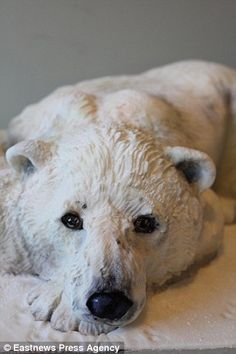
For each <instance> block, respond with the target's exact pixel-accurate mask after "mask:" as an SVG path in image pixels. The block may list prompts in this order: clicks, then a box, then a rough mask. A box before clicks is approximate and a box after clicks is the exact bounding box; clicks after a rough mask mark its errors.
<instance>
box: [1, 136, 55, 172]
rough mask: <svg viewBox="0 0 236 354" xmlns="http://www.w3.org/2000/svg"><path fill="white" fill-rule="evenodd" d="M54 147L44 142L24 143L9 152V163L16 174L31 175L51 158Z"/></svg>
mask: <svg viewBox="0 0 236 354" xmlns="http://www.w3.org/2000/svg"><path fill="white" fill-rule="evenodd" d="M52 145H53V144H52V143H51V142H45V141H42V140H28V141H22V142H20V143H18V144H16V145H14V146H12V147H11V148H9V149H8V150H7V152H6V160H7V163H8V164H9V166H10V167H11V168H13V169H14V170H15V171H16V172H18V173H21V174H27V175H30V174H32V173H33V172H35V171H36V170H38V169H39V168H40V167H41V166H43V164H45V162H46V161H48V160H49V159H50V158H51V156H52Z"/></svg>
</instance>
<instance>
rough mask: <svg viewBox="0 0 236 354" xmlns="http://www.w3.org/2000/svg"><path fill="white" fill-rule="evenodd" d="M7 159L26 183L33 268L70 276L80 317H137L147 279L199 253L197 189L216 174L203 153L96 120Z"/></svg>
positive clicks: (26, 229) (22, 214) (110, 322)
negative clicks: (105, 124) (167, 144)
mask: <svg viewBox="0 0 236 354" xmlns="http://www.w3.org/2000/svg"><path fill="white" fill-rule="evenodd" d="M7 160H8V163H9V164H10V166H11V167H12V168H13V169H14V170H15V171H16V173H17V174H18V175H19V178H20V181H21V182H20V183H21V184H22V192H21V196H20V199H19V201H18V205H17V210H18V228H19V230H20V232H21V234H22V235H23V238H24V244H25V245H26V247H27V249H28V251H29V252H28V254H29V257H30V261H31V264H32V272H33V273H35V274H38V275H39V276H40V277H42V278H44V279H47V280H49V279H54V280H55V279H57V280H58V281H60V282H62V283H63V284H64V287H65V288H67V291H68V292H69V293H70V296H71V302H72V307H73V312H74V313H75V314H76V317H77V319H78V321H84V322H88V323H92V324H93V326H94V328H103V326H105V325H106V326H109V328H110V329H112V328H114V327H117V326H122V325H125V324H127V323H129V322H132V321H133V320H134V319H135V318H136V317H137V316H138V315H139V314H140V312H141V311H142V309H143V307H144V304H145V299H146V289H147V287H148V286H150V285H152V284H155V283H156V284H158V285H161V284H163V283H164V282H165V281H166V280H168V279H169V278H171V277H172V276H173V275H176V274H179V273H181V272H182V271H183V270H185V269H186V268H187V267H188V266H189V265H190V264H192V263H193V261H194V258H195V255H196V250H197V246H198V239H199V235H200V232H201V228H202V205H201V198H200V194H201V192H202V191H203V190H204V189H206V188H208V187H209V186H211V184H212V183H213V181H214V178H215V168H214V164H213V162H212V161H211V160H210V158H209V157H208V156H207V155H206V154H204V153H202V152H199V151H196V150H192V149H189V148H185V147H173V146H172V147H170V146H169V147H165V146H163V145H162V144H160V143H158V142H157V141H156V140H155V139H154V138H153V136H152V135H151V134H148V133H146V132H145V133H144V132H142V131H141V130H139V129H136V128H132V129H131V128H130V127H129V126H126V125H121V126H120V127H107V126H106V127H104V126H96V127H95V126H93V125H92V124H91V126H85V127H83V126H82V125H81V127H80V131H79V132H76V134H70V135H65V136H64V137H62V138H60V139H59V138H58V140H57V141H56V142H55V141H54V140H48V141H42V140H35V141H34V140H32V141H25V142H21V143H19V144H17V145H15V146H13V147H12V148H10V149H9V150H8V152H7ZM89 328H90V330H89V331H91V326H90V327H89ZM94 332H95V331H94Z"/></svg>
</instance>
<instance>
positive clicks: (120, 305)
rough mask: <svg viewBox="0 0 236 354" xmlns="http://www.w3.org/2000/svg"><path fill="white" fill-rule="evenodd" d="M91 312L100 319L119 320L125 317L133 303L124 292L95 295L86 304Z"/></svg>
mask: <svg viewBox="0 0 236 354" xmlns="http://www.w3.org/2000/svg"><path fill="white" fill-rule="evenodd" d="M86 305H87V307H88V309H89V310H90V312H91V313H92V314H93V315H94V316H96V317H99V318H107V319H109V320H118V319H120V318H121V317H123V316H124V315H125V314H126V312H127V311H128V310H129V308H130V307H131V306H132V305H133V302H132V301H131V300H130V299H128V298H127V297H126V296H125V295H124V294H123V293H122V292H120V291H115V292H112V293H105V292H102V293H94V294H93V295H91V296H90V298H89V299H88V301H87V303H86Z"/></svg>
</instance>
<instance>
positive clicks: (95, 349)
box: [0, 342, 124, 354]
mask: <svg viewBox="0 0 236 354" xmlns="http://www.w3.org/2000/svg"><path fill="white" fill-rule="evenodd" d="M121 352H124V343H122V342H114V343H112V342H82V343H78V342H77V343H74V342H73V343H71V342H70V343H23V342H21V343H20V342H19V343H10V342H9V343H1V344H0V353H1V354H6V353H21V354H27V353H34V354H35V353H70V354H73V353H81V354H82V353H94V354H99V353H104V354H108V353H109V354H112V353H114V354H117V353H121Z"/></svg>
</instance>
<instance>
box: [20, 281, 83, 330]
mask: <svg viewBox="0 0 236 354" xmlns="http://www.w3.org/2000/svg"><path fill="white" fill-rule="evenodd" d="M27 300H28V303H29V305H30V308H31V312H32V315H33V316H34V318H35V320H36V321H50V322H51V325H52V327H53V328H54V329H57V330H60V331H63V332H67V331H72V330H74V329H75V328H76V327H77V326H78V324H76V318H75V314H74V313H73V306H72V294H71V289H70V286H68V287H65V286H64V284H62V283H60V282H59V281H57V280H48V281H42V283H41V284H39V285H37V286H36V287H35V288H33V289H32V291H31V292H30V293H29V295H28V299H27Z"/></svg>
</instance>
